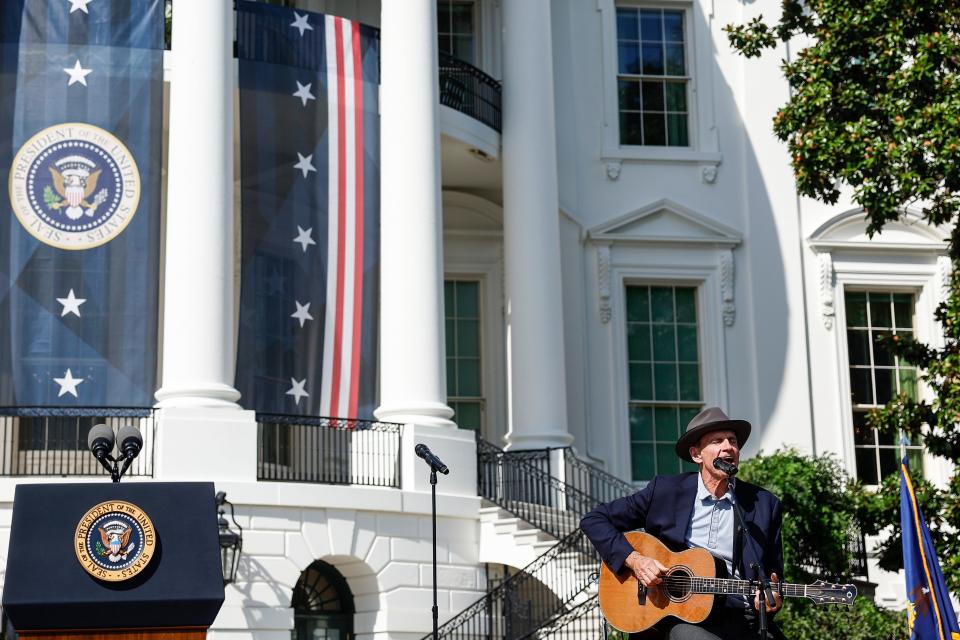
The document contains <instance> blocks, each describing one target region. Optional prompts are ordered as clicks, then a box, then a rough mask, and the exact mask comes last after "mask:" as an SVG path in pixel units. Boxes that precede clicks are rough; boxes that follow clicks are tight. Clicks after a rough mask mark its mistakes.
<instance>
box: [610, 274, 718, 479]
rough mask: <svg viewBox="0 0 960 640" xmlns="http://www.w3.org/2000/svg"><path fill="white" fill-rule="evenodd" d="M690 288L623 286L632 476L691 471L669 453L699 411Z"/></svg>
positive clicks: (700, 400) (697, 353) (694, 310)
mask: <svg viewBox="0 0 960 640" xmlns="http://www.w3.org/2000/svg"><path fill="white" fill-rule="evenodd" d="M696 291H697V290H696V288H695V287H674V286H646V285H639V286H637V285H628V286H627V290H626V294H627V305H626V306H627V360H628V366H629V373H628V380H629V419H630V460H631V476H632V478H633V480H634V481H639V480H649V479H651V478H653V476H655V475H657V474H663V473H678V472H680V471H683V470H688V469H693V468H695V467H693V466H692V465H690V464H689V463H686V462H682V461H681V460H680V459H679V458H677V455H676V453H675V451H674V447H675V445H676V442H677V439H678V438H679V437H680V433H681V432H682V430H683V429H685V428H686V425H687V423H688V422H690V420H691V419H692V418H693V417H694V416H695V415H697V413H699V412H700V410H701V409H702V408H703V395H702V390H701V384H700V349H699V344H698V340H699V338H698V330H697V303H696Z"/></svg>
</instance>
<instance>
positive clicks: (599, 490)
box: [563, 447, 637, 502]
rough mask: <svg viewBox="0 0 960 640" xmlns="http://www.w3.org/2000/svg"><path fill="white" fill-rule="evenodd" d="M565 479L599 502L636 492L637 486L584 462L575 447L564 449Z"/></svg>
mask: <svg viewBox="0 0 960 640" xmlns="http://www.w3.org/2000/svg"><path fill="white" fill-rule="evenodd" d="M563 463H564V481H565V482H566V483H567V484H569V485H572V486H573V487H575V488H577V489H579V490H580V491H582V492H583V493H586V494H588V495H590V496H592V497H594V498H596V499H597V500H598V501H599V502H610V501H611V500H616V499H617V498H622V497H623V496H628V495H630V494H632V493H633V492H635V491H636V490H637V488H636V487H635V486H633V485H632V484H630V483H629V482H625V481H623V480H621V479H620V478H618V477H617V476H615V475H612V474H610V473H607V472H606V471H603V470H602V469H598V468H597V467H595V466H593V465H591V464H589V463H588V462H584V461H583V460H581V459H580V458H578V457H577V456H576V454H575V453H574V452H573V449H571V448H570V447H565V448H564V449H563Z"/></svg>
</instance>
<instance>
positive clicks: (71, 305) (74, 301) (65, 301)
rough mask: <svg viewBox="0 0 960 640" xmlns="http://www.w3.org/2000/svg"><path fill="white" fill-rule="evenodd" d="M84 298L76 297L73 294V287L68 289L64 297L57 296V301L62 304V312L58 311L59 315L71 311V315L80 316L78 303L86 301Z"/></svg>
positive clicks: (61, 315)
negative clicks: (68, 291)
mask: <svg viewBox="0 0 960 640" xmlns="http://www.w3.org/2000/svg"><path fill="white" fill-rule="evenodd" d="M86 301H87V299H86V298H78V297H76V296H75V295H73V289H70V293H68V294H67V297H66V298H57V302H59V303H60V304H62V305H63V312H61V313H60V317H61V318H62V317H63V316H65V315H67V314H68V313H72V314H73V315H75V316H77V317H78V318H79V317H80V305H82V304H83V303H84V302H86Z"/></svg>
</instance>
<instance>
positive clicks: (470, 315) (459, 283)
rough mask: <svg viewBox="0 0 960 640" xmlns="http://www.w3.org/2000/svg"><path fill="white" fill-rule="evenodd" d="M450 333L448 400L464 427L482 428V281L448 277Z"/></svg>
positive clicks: (446, 303)
mask: <svg viewBox="0 0 960 640" xmlns="http://www.w3.org/2000/svg"><path fill="white" fill-rule="evenodd" d="M443 297H444V308H445V314H444V315H445V316H446V334H447V402H448V403H449V404H450V408H451V409H453V420H454V422H456V423H457V426H459V427H460V428H461V429H473V430H475V431H478V430H480V428H481V426H482V424H483V391H482V389H481V386H482V385H481V383H480V380H481V378H480V371H481V370H480V282H479V281H477V280H447V281H446V282H444V284H443Z"/></svg>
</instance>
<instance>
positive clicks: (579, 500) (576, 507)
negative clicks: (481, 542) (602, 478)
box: [477, 438, 600, 539]
mask: <svg viewBox="0 0 960 640" xmlns="http://www.w3.org/2000/svg"><path fill="white" fill-rule="evenodd" d="M477 490H478V492H479V494H480V496H481V497H483V498H486V499H487V500H489V501H490V502H492V503H493V504H495V505H497V506H499V507H502V508H503V509H506V510H507V511H509V512H510V513H512V514H513V515H515V516H517V517H518V518H520V519H521V520H523V521H525V522H527V523H529V524H531V525H533V526H534V527H536V528H537V529H540V530H541V531H545V532H547V533H549V534H550V535H552V536H553V537H555V538H558V539H559V538H562V537H564V536H566V535H568V534H569V533H570V532H571V531H573V530H574V529H576V528H577V527H578V526H579V525H580V518H581V517H582V516H583V515H584V514H585V513H587V512H588V511H590V510H591V509H593V508H594V507H595V506H597V505H598V504H599V503H600V501H599V500H597V499H596V498H595V497H593V496H591V495H589V494H587V493H584V492H582V491H580V490H579V489H577V488H576V487H573V486H572V485H569V484H567V483H565V482H563V481H562V480H559V479H557V478H555V477H553V476H552V475H551V474H550V472H549V471H546V470H544V469H543V468H542V467H541V465H540V464H536V463H531V462H530V461H528V460H527V459H526V458H524V457H521V456H518V455H516V454H515V453H512V452H506V451H503V450H502V449H500V448H498V447H496V446H494V445H492V444H490V443H489V442H487V441H485V440H482V439H479V438H478V439H477Z"/></svg>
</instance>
